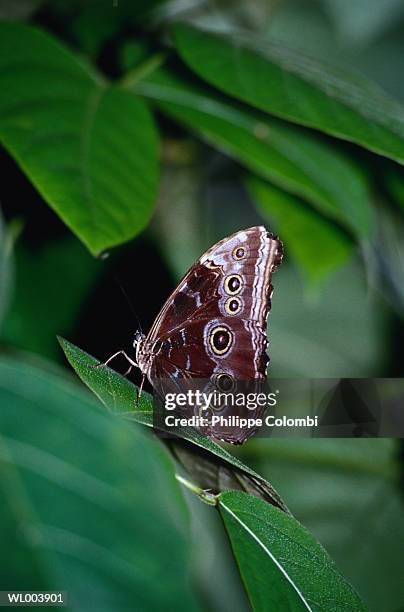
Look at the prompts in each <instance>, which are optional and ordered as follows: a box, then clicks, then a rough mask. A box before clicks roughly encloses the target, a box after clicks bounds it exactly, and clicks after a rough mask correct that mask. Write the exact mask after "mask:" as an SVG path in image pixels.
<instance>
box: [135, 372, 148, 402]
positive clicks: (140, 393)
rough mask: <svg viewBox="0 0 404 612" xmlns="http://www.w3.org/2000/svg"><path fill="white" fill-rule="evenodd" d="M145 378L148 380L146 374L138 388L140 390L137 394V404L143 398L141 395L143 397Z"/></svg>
mask: <svg viewBox="0 0 404 612" xmlns="http://www.w3.org/2000/svg"><path fill="white" fill-rule="evenodd" d="M145 378H146V374H143V376H142V381H141V383H140V387H138V388H137V393H136V403H138V402H139V400H140V397H141V395H142V389H143V385H144V381H145Z"/></svg>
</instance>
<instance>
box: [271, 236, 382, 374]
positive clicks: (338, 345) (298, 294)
mask: <svg viewBox="0 0 404 612" xmlns="http://www.w3.org/2000/svg"><path fill="white" fill-rule="evenodd" d="M281 236H282V233H281ZM301 240H305V241H306V242H307V244H310V245H311V246H312V248H313V249H314V251H316V244H315V243H314V242H312V240H311V237H310V236H302V237H301ZM287 251H288V244H287V243H286V244H285V253H286V254H287ZM272 284H273V286H274V293H273V297H272V308H271V314H270V317H269V319H268V338H269V342H270V346H269V355H270V357H271V362H270V366H269V376H272V377H274V378H278V377H279V378H282V377H286V378H288V377H294V376H298V377H300V376H303V377H308V378H316V377H317V378H332V377H338V378H339V377H341V376H342V377H346V378H355V377H359V378H360V377H368V376H372V375H374V376H378V375H379V376H380V372H382V371H384V370H383V369H382V368H383V367H385V363H386V359H390V354H391V346H390V344H389V343H386V336H385V333H386V332H385V330H386V325H387V324H388V319H387V317H386V309H385V307H384V304H383V302H382V300H381V299H380V297H379V296H378V295H377V294H376V293H375V292H374V291H372V290H371V289H370V288H369V287H368V285H367V282H366V277H365V274H364V270H363V266H362V264H360V263H359V262H357V261H352V262H349V263H348V264H347V265H344V266H342V267H341V268H340V269H339V270H337V271H336V272H335V273H334V274H333V275H332V277H330V278H329V279H328V280H327V282H326V283H325V285H324V287H323V288H322V291H321V293H320V294H319V295H317V299H313V297H312V296H310V295H307V293H305V291H304V285H303V282H302V278H301V277H300V274H299V273H298V271H297V270H296V269H294V268H293V267H292V266H290V265H288V262H287V255H286V256H285V261H284V263H283V264H282V266H281V267H280V268H279V270H278V271H277V272H276V274H275V275H274V277H273V279H272Z"/></svg>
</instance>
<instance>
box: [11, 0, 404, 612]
mask: <svg viewBox="0 0 404 612" xmlns="http://www.w3.org/2000/svg"><path fill="white" fill-rule="evenodd" d="M185 4H186V3H178V2H172V1H170V2H165V1H164V0H153V1H152V2H150V1H148V2H146V1H145V0H136V1H131V0H116V2H115V0H108V1H107V0H89V1H88V2H80V1H78V0H70V1H68V2H65V1H62V0H55V1H50V0H24V2H19V3H16V2H11V1H10V0H5V1H3V2H1V6H0V19H1V20H2V21H1V22H0V140H1V142H2V145H3V149H4V150H3V153H2V155H3V157H2V162H3V163H4V168H5V170H4V172H2V183H3V185H4V193H2V202H1V205H2V214H4V217H5V219H4V220H3V216H2V217H1V219H0V341H1V349H2V355H1V357H0V406H1V407H0V476H1V478H0V497H1V511H0V519H1V520H0V538H1V542H2V552H1V554H0V575H1V582H2V586H1V588H2V589H10V588H20V589H23V590H27V589H33V590H40V589H63V590H68V591H69V607H70V608H71V609H73V610H79V609H80V610H83V609H85V610H87V609H97V610H111V611H115V610H118V611H119V610H126V609H128V610H129V609H130V610H133V609H136V610H162V609H179V610H181V609H184V610H193V609H199V608H201V609H212V610H215V611H216V610H219V611H220V612H222V611H223V612H244V610H245V609H246V605H247V604H246V602H245V601H244V600H243V599H242V597H238V595H237V594H238V593H240V589H241V588H242V586H241V585H242V584H243V585H244V588H245V592H246V594H247V596H248V600H249V603H250V605H251V606H252V608H253V610H257V611H267V610H268V611H271V612H272V610H276V611H277V612H278V611H279V612H288V611H289V612H290V611H291V610H293V611H297V610H307V609H309V610H324V611H327V612H328V611H334V610H335V611H336V610H341V611H342V610H344V611H345V610H358V611H359V610H366V609H367V608H368V607H369V608H370V609H374V610H383V612H396V610H399V609H401V608H402V607H403V605H404V591H403V583H402V551H401V547H400V543H401V541H402V538H403V529H402V520H401V517H402V505H403V504H402V491H401V488H402V487H401V484H402V479H401V476H400V469H401V468H400V454H399V451H398V446H397V445H396V444H395V442H393V441H389V440H338V439H335V440H320V439H318V440H293V441H292V440H279V439H278V440H273V439H254V440H250V441H249V442H247V444H246V445H245V446H244V447H243V448H241V449H233V448H230V449H228V448H227V447H226V448H224V447H223V446H220V445H218V444H216V443H214V442H212V441H211V440H209V439H206V438H204V437H203V436H201V435H199V434H197V433H195V434H190V433H189V431H187V432H185V431H179V432H178V439H175V440H172V439H171V440H167V439H158V437H157V436H155V435H153V432H152V431H151V426H152V424H153V418H152V417H153V413H152V411H153V401H152V397H151V395H149V394H148V393H147V392H143V394H142V396H141V399H140V401H139V402H136V392H137V391H136V389H137V388H136V385H134V384H133V383H132V382H130V381H129V380H127V379H126V378H124V377H122V376H121V375H120V374H118V373H117V372H116V371H115V370H113V369H110V368H106V367H100V368H95V367H94V365H96V364H97V363H99V361H98V360H101V359H104V358H107V357H108V356H109V353H112V352H115V351H116V350H118V349H120V348H125V349H127V350H128V351H131V350H132V349H133V347H132V338H133V334H134V332H135V331H136V328H137V326H138V323H137V322H136V320H135V321H133V320H132V318H130V317H131V316H132V315H131V314H130V313H129V308H127V307H126V305H125V303H124V298H122V300H121V301H119V300H118V298H117V297H116V296H117V295H120V293H119V288H118V285H119V284H121V285H122V288H123V290H124V291H123V292H124V293H127V294H128V300H129V302H130V303H131V304H133V306H131V307H132V308H133V309H134V310H135V311H137V312H138V318H139V319H140V323H141V324H142V325H145V327H147V325H148V324H150V322H151V321H152V320H153V318H154V316H155V315H156V314H157V311H158V309H159V307H161V305H162V304H163V301H164V300H165V298H166V297H167V295H168V293H169V289H170V286H174V284H175V282H176V281H177V280H178V279H179V278H180V277H181V276H182V275H183V274H184V273H185V272H186V269H187V267H188V266H189V265H190V264H191V263H192V261H193V260H194V259H195V258H196V257H198V256H199V255H200V254H201V252H202V251H203V249H204V248H208V247H209V246H210V245H211V244H212V243H213V242H215V241H216V240H218V239H220V238H223V236H225V235H227V234H229V233H231V232H232V231H236V230H238V229H241V228H243V227H247V226H251V225H255V224H265V225H266V226H267V227H268V228H270V229H271V230H272V231H275V232H277V233H279V235H280V237H281V239H282V240H283V241H284V246H285V258H284V263H283V264H282V266H281V268H280V270H279V271H278V272H277V274H276V276H275V277H274V279H273V284H274V298H273V307H272V312H271V316H270V319H269V330H268V333H269V340H270V356H271V368H270V374H272V375H274V376H279V377H282V376H283V377H287V376H296V377H327V376H328V377H331V376H332V377H340V376H345V377H350V376H352V377H355V376H356V377H359V376H362V377H370V376H402V374H403V372H402V363H403V359H404V353H403V348H402V347H403V343H402V338H403V332H402V318H403V314H404V291H403V286H404V282H403V262H404V250H403V248H404V247H403V244H404V224H403V210H404V209H403V206H404V171H403V168H402V165H403V164H404V127H403V126H404V111H403V107H402V105H401V103H400V101H398V100H396V99H395V98H399V99H401V102H402V101H403V100H404V97H403V96H404V91H403V85H402V83H403V79H402V65H401V64H402V62H400V58H402V56H403V53H404V45H403V40H404V14H403V12H402V8H401V7H400V2H399V1H397V0H389V2H385V3H378V2H377V1H376V0H372V1H370V0H369V2H368V3H362V2H348V1H345V0H340V1H339V2H332V1H331V0H319V2H316V3H314V2H310V1H307V2H306V1H305V2H302V1H301V0H284V1H283V2H277V3H272V2H264V1H262V0H256V1H254V2H248V3H243V2H234V3H229V2H225V1H223V0H218V1H217V2H214V3H212V2H200V3H198V2H195V3H189V5H190V6H185ZM17 5H18V6H17ZM240 28H242V31H241V29H240ZM383 88H384V89H386V91H384V90H383ZM124 243H127V244H126V245H125V246H123V245H124ZM95 256H96V257H99V258H100V259H101V258H102V261H101V260H98V261H97V260H96V259H95ZM168 270H170V272H171V277H170V275H169V274H168ZM115 281H117V283H116V282H115ZM146 331H147V329H146ZM57 335H63V336H65V337H68V338H69V339H72V340H73V341H74V342H75V344H73V343H71V342H69V341H67V340H62V339H61V340H60V344H61V346H62V348H63V352H62V351H61V350H60V346H59V344H58V342H57V339H56V336H57ZM76 345H77V346H76ZM78 346H80V347H83V348H84V349H85V351H87V352H85V351H84V350H82V349H80V348H78ZM92 354H94V355H97V358H95V357H91V356H90V355H92ZM64 357H67V360H68V361H69V362H70V365H71V366H72V367H73V369H74V370H75V371H76V373H77V374H78V376H79V377H80V378H81V380H82V381H83V382H84V383H85V384H86V385H87V386H88V387H89V388H90V389H91V390H92V391H93V392H94V393H95V394H96V396H97V397H98V399H99V400H101V402H102V403H103V404H104V406H101V405H100V402H98V401H96V400H95V399H94V398H92V396H90V395H89V394H87V393H85V392H84V390H83V389H82V388H80V386H79V384H78V381H77V380H76V381H75V382H76V383H77V384H74V382H73V381H72V380H69V378H70V379H72V378H73V375H72V373H71V370H69V371H67V370H66V369H65V368H63V369H62V368H61V367H60V366H61V364H62V363H63V364H64V365H66V363H65V360H64ZM55 362H57V363H55ZM111 365H113V366H114V367H115V365H116V367H117V369H119V371H121V370H120V368H121V366H122V371H124V370H123V365H122V363H120V362H119V361H117V362H114V363H113V364H111ZM125 365H126V364H125ZM136 380H137V379H136ZM137 382H138V380H137ZM145 426H146V427H145ZM250 466H253V468H254V469H253V468H252V467H250ZM176 477H177V479H178V480H180V482H181V483H182V484H183V485H184V486H182V487H180V485H179V484H178V482H176ZM273 484H275V486H276V490H275V488H274V486H273ZM277 491H279V494H278V493H277ZM184 493H185V499H186V501H185V500H184ZM195 494H196V497H195ZM190 496H193V497H195V499H196V501H194V500H193V499H192V500H191V501H190V499H189V497H190ZM279 496H282V498H283V499H285V502H286V503H287V504H288V505H287V506H286V505H285V502H284V501H282V500H281V498H280V497H279ZM198 498H199V499H198ZM200 500H202V501H203V502H206V503H207V504H208V506H206V508H205V510H206V512H210V517H211V518H210V519H208V520H207V522H206V525H205V523H204V522H200V521H199V518H195V516H194V510H192V513H191V514H192V516H190V515H189V512H188V509H189V508H192V509H195V504H196V503H198V504H200V503H201V502H200ZM280 508H281V509H280ZM198 516H199V515H198ZM214 517H215V518H214ZM294 517H295V518H294ZM209 520H210V522H209ZM214 520H216V521H217V523H218V525H216V526H215V527H214V528H213V529H212V531H211V529H210V528H211V527H213V523H214ZM199 523H200V524H199ZM207 525H208V526H209V527H207ZM303 525H304V527H303ZM306 528H307V529H310V532H311V533H313V534H314V536H315V537H314V536H312V535H311V533H309V532H308V531H307V529H306ZM219 533H223V534H226V536H227V537H228V540H229V542H230V544H231V551H232V552H230V549H229V550H226V549H225V547H224V546H223V540H220V539H219V535H218V534H219ZM315 538H318V541H317V540H316V539H315ZM319 542H321V545H320V544H319ZM322 545H323V546H325V548H326V550H327V552H325V550H324V549H323V548H322ZM329 555H331V557H332V559H333V560H331V558H330V556H329ZM334 562H335V563H336V565H337V567H336V566H335V565H334ZM236 566H237V568H238V571H239V573H237V572H236V569H235V568H236ZM340 572H342V573H343V574H344V576H342V575H341V573H340ZM212 574H214V577H213V578H212ZM351 584H352V586H351ZM218 585H219V586H218ZM357 591H358V592H359V595H358V594H357ZM83 601H88V604H86V603H84V604H83Z"/></svg>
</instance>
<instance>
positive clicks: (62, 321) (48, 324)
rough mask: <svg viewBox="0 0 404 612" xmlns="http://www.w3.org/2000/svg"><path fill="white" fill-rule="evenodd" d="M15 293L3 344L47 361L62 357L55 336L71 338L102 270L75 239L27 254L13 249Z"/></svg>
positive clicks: (19, 246)
mask: <svg viewBox="0 0 404 612" xmlns="http://www.w3.org/2000/svg"><path fill="white" fill-rule="evenodd" d="M14 259H15V268H16V270H15V289H14V295H13V297H12V300H11V304H10V308H9V309H8V311H7V315H6V317H5V320H4V325H3V329H2V332H1V334H0V337H1V340H2V341H3V342H6V343H7V344H10V345H12V346H15V347H18V348H20V349H23V350H26V351H31V352H33V353H38V354H40V355H42V356H44V357H47V358H50V359H57V358H58V357H60V351H59V346H58V343H57V340H56V334H57V333H64V334H69V333H72V331H73V329H74V326H75V325H76V322H77V316H78V314H79V311H80V308H81V307H82V305H83V303H84V301H85V299H86V297H87V296H88V294H89V292H90V291H91V289H92V287H93V286H94V283H95V281H96V279H97V277H98V275H99V272H100V270H101V264H100V262H99V261H96V260H95V259H94V258H93V257H91V255H90V254H89V253H88V251H87V250H86V249H85V248H84V247H83V245H82V244H81V243H80V242H79V241H78V240H77V239H76V238H74V237H73V236H67V237H66V238H64V239H62V240H58V241H57V242H51V243H48V244H45V245H43V246H42V247H40V248H38V247H37V248H36V249H29V248H28V247H26V246H24V244H23V243H21V242H20V243H17V244H16V247H15V253H14Z"/></svg>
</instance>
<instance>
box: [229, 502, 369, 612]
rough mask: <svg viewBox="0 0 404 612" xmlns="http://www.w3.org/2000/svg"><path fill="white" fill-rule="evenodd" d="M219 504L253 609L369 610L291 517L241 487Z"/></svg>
mask: <svg viewBox="0 0 404 612" xmlns="http://www.w3.org/2000/svg"><path fill="white" fill-rule="evenodd" d="M218 508H219V511H220V515H221V517H222V519H223V522H224V525H225V527H226V530H227V533H228V536H229V538H230V542H231V545H232V548H233V552H234V555H235V557H236V559H237V563H238V565H239V569H240V573H241V576H242V578H243V581H244V584H245V587H246V590H247V593H248V596H249V598H250V602H251V605H252V607H253V609H254V611H257V612H259V611H260V610H262V611H266V610H276V611H277V612H291V611H296V612H297V611H298V610H312V611H317V610H318V611H320V610H352V611H354V610H358V611H359V610H366V609H367V608H366V606H365V605H364V604H363V602H362V601H361V600H360V598H359V596H358V595H357V593H356V592H355V591H354V589H353V588H352V587H351V585H350V584H349V583H348V582H346V580H345V579H344V578H343V577H342V575H341V574H340V573H339V572H338V570H337V568H336V567H335V565H334V563H333V562H332V560H331V559H330V557H329V556H328V554H327V553H326V551H325V550H324V549H323V548H322V546H321V545H320V544H319V543H318V542H317V541H316V540H315V539H314V538H313V536H312V535H311V534H310V533H309V532H308V531H307V530H306V529H305V528H304V527H303V526H302V525H300V524H299V523H298V522H297V521H296V520H295V519H293V518H292V517H291V516H288V515H287V514H285V513H283V512H280V511H279V510H278V509H277V508H274V507H273V506H270V505H269V504H265V503H264V502H263V501H262V500H260V499H257V498H255V497H251V496H249V495H246V494H245V493H240V492H238V491H237V492H236V491H229V492H227V493H222V494H221V495H220V497H219V504H218Z"/></svg>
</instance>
